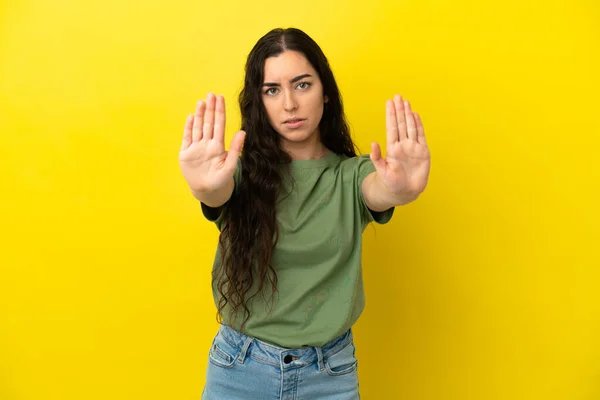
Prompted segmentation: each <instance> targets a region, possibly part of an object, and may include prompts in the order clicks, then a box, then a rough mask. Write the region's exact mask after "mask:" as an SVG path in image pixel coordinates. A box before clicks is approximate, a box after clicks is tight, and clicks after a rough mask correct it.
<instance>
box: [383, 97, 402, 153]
mask: <svg viewBox="0 0 600 400" xmlns="http://www.w3.org/2000/svg"><path fill="white" fill-rule="evenodd" d="M385 129H386V132H387V135H386V137H387V145H388V148H389V147H390V146H392V145H393V144H394V143H396V142H397V141H398V140H399V138H398V121H397V120H396V109H395V108H394V102H393V101H392V100H387V101H386V102H385Z"/></svg>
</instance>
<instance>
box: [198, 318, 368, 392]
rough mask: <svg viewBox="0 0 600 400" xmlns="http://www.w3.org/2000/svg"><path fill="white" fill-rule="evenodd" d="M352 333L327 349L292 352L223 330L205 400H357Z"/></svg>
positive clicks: (213, 353)
mask: <svg viewBox="0 0 600 400" xmlns="http://www.w3.org/2000/svg"><path fill="white" fill-rule="evenodd" d="M355 351H356V348H355V347H354V341H353V336H352V330H351V329H349V330H348V331H346V332H345V333H343V334H342V335H340V336H338V337H337V338H335V339H333V340H331V341H330V342H328V343H326V344H325V345H324V346H322V347H301V348H296V349H288V348H283V347H277V346H274V345H271V344H268V343H265V342H262V341H260V340H258V339H256V338H254V337H251V336H247V335H245V334H243V333H241V332H238V331H237V330H234V329H232V328H231V327H229V326H227V325H225V324H221V325H220V327H219V330H218V332H217V334H216V336H215V338H214V339H213V342H212V345H211V348H210V351H209V354H208V359H209V362H208V367H207V370H206V385H205V386H204V391H203V392H202V400H236V399H243V400H355V399H359V398H360V396H359V394H358V371H357V368H358V360H357V359H356V357H355V354H354V353H355Z"/></svg>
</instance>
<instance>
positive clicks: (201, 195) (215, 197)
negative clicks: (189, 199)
mask: <svg viewBox="0 0 600 400" xmlns="http://www.w3.org/2000/svg"><path fill="white" fill-rule="evenodd" d="M234 186H235V183H234V181H233V178H231V180H230V181H229V182H228V183H227V185H225V186H223V187H222V188H220V189H218V190H215V191H212V192H204V191H196V190H192V194H193V195H194V197H195V198H196V199H198V200H199V201H201V202H202V203H204V204H206V205H207V206H209V207H213V208H218V207H221V206H222V205H223V204H225V203H227V201H228V200H229V199H230V198H231V194H232V193H233V188H234Z"/></svg>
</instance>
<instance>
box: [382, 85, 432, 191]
mask: <svg viewBox="0 0 600 400" xmlns="http://www.w3.org/2000/svg"><path fill="white" fill-rule="evenodd" d="M386 130H387V147H386V156H385V158H383V157H382V156H381V149H380V147H379V144H377V143H372V144H371V149H372V151H371V160H372V161H373V165H374V166H375V169H376V170H377V178H378V179H379V180H380V181H381V183H382V184H383V185H384V186H385V187H386V188H387V189H388V190H389V192H390V194H392V195H395V196H398V197H406V196H408V197H411V196H418V195H419V194H420V193H421V192H423V190H425V187H426V186H427V180H428V178H429V166H430V155H429V148H428V147H427V143H426V142H425V131H424V129H423V123H422V122H421V118H420V117H419V115H418V114H417V113H414V112H413V111H412V110H411V107H410V103H409V102H408V100H404V101H403V100H402V97H401V96H400V95H395V96H394V100H393V101H392V100H388V101H387V102H386Z"/></svg>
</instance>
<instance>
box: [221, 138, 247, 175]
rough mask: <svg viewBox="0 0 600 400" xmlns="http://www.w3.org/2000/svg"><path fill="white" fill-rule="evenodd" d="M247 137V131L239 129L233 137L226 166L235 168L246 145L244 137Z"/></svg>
mask: <svg viewBox="0 0 600 400" xmlns="http://www.w3.org/2000/svg"><path fill="white" fill-rule="evenodd" d="M245 138H246V132H244V131H239V132H238V133H236V134H235V136H234V137H233V140H232V141H231V146H230V147H229V151H228V152H227V158H226V159H225V168H227V169H232V170H235V167H236V164H237V160H238V158H239V156H240V153H241V151H242V148H243V147H244V139H245Z"/></svg>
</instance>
